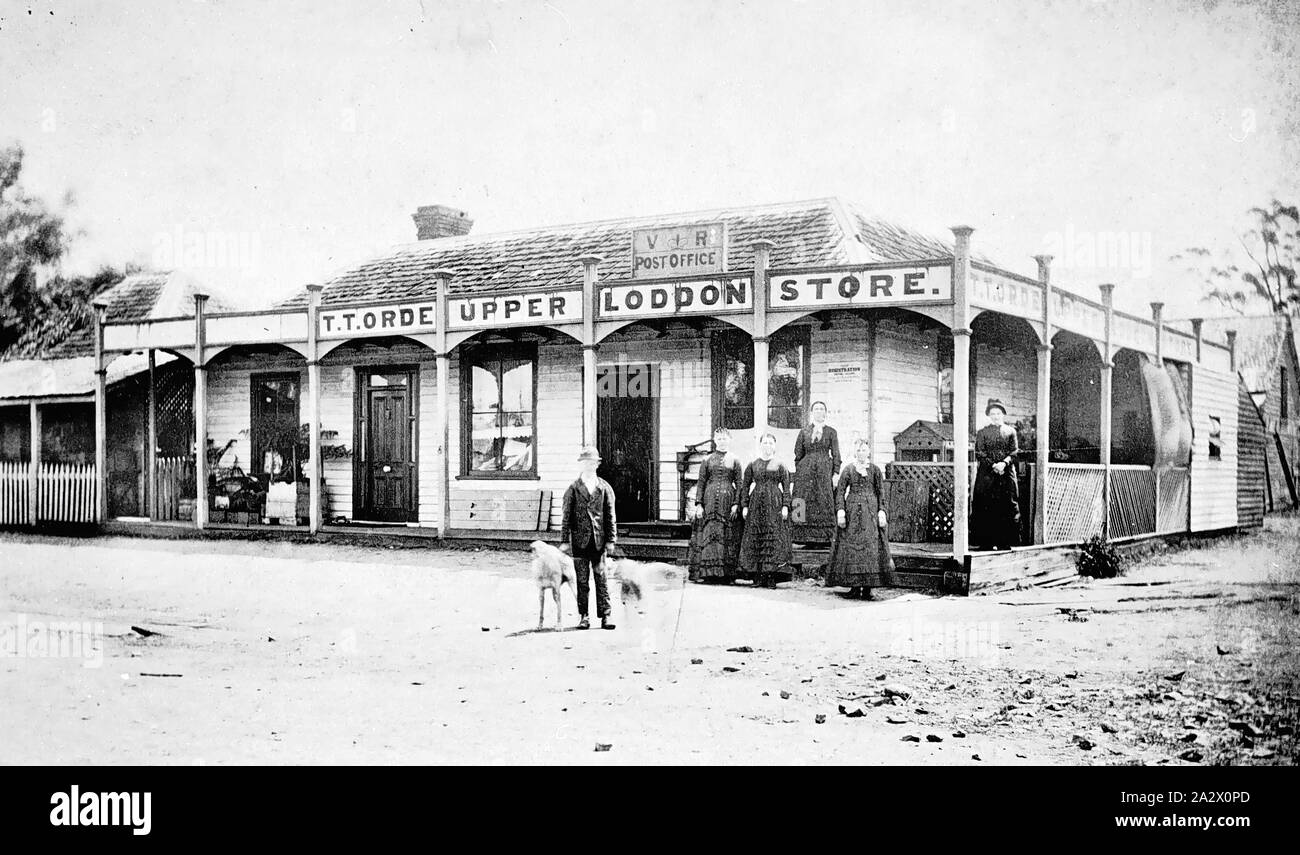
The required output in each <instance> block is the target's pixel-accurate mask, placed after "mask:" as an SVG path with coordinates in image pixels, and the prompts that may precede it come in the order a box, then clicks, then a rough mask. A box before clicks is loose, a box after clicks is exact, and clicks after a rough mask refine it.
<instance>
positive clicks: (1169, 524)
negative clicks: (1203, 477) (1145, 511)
mask: <svg viewBox="0 0 1300 855" xmlns="http://www.w3.org/2000/svg"><path fill="white" fill-rule="evenodd" d="M1191 488H1192V479H1191V470H1190V469H1189V468H1188V467H1186V466H1175V467H1173V468H1170V469H1162V470H1161V471H1160V473H1159V480H1158V481H1157V493H1158V496H1157V502H1156V528H1155V530H1156V531H1157V532H1159V533H1160V534H1167V533H1169V532H1175V531H1187V530H1188V529H1189V528H1190V527H1191V526H1190V518H1189V517H1188V515H1187V501H1188V497H1189V495H1190V493H1191Z"/></svg>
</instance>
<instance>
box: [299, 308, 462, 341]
mask: <svg viewBox="0 0 1300 855" xmlns="http://www.w3.org/2000/svg"><path fill="white" fill-rule="evenodd" d="M437 328H438V304H437V303H435V302H433V301H432V300H431V301H429V302H425V303H399V304H397V305H392V306H374V307H369V308H364V307H363V308H349V309H327V310H324V309H323V310H321V313H320V327H319V335H320V337H321V338H358V337H365V336H376V335H394V334H396V335H408V334H411V333H431V332H436V331H437Z"/></svg>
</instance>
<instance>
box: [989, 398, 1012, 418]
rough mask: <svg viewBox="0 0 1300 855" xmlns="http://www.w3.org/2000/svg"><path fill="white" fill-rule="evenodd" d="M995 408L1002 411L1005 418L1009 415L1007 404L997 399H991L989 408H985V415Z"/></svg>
mask: <svg viewBox="0 0 1300 855" xmlns="http://www.w3.org/2000/svg"><path fill="white" fill-rule="evenodd" d="M995 407H996V408H997V409H999V410H1001V411H1002V415H1004V416H1005V415H1006V414H1007V407H1006V405H1005V404H1003V403H1002V402H1001V401H999V400H998V399H997V398H989V403H988V406H987V407H985V408H984V415H986V416H987V415H988V414H989V413H990V412H992V410H993V409H994V408H995Z"/></svg>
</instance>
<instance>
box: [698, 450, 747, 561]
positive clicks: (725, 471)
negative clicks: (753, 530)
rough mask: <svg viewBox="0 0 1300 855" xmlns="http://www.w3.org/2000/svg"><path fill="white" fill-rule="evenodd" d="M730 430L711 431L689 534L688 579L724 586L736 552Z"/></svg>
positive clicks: (736, 492) (736, 470)
mask: <svg viewBox="0 0 1300 855" xmlns="http://www.w3.org/2000/svg"><path fill="white" fill-rule="evenodd" d="M730 449H731V431H729V430H727V429H726V428H718V429H717V430H715V431H714V432H713V452H712V453H711V454H709V456H708V457H706V458H704V461H703V462H702V463H700V480H699V481H698V482H696V484H695V506H694V508H695V513H694V515H693V519H694V523H693V525H692V529H693V530H692V533H691V550H690V554H691V579H692V581H695V582H713V583H728V582H731V581H732V579H733V577H734V576H735V575H736V563H737V561H738V559H739V553H740V537H741V522H740V485H741V478H742V476H741V469H740V461H739V460H738V459H736V457H735V456H734V455H732V454H731V450H730Z"/></svg>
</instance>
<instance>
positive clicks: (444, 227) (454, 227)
mask: <svg viewBox="0 0 1300 855" xmlns="http://www.w3.org/2000/svg"><path fill="white" fill-rule="evenodd" d="M411 219H413V220H415V236H416V240H434V239H435V238H445V237H457V236H459V235H467V234H469V230H470V228H471V227H472V226H473V225H474V221H473V220H471V219H470V218H469V215H468V214H466V213H465V212H464V211H459V210H457V209H455V208H449V207H447V206H446V205H421V206H420V207H419V208H417V209H416V211H415V213H414V214H412V215H411Z"/></svg>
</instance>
